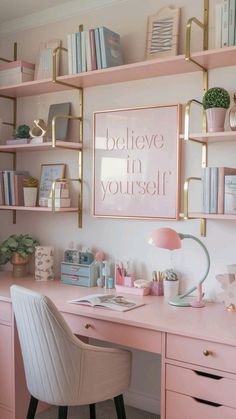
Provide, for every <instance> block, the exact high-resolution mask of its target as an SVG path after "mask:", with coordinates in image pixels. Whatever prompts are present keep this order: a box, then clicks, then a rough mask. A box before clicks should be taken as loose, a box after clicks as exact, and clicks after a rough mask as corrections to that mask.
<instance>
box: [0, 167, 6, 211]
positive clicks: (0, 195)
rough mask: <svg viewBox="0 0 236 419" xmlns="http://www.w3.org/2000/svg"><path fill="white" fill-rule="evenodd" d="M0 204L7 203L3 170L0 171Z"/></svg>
mask: <svg viewBox="0 0 236 419" xmlns="http://www.w3.org/2000/svg"><path fill="white" fill-rule="evenodd" d="M0 205H5V196H4V184H3V171H0Z"/></svg>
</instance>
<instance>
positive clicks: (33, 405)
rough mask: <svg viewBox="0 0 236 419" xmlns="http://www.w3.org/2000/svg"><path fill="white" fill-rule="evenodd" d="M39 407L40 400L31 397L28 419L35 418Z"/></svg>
mask: <svg viewBox="0 0 236 419" xmlns="http://www.w3.org/2000/svg"><path fill="white" fill-rule="evenodd" d="M37 406H38V400H37V399H35V397H33V396H31V397H30V402H29V407H28V412H27V417H26V419H34V418H35V413H36V410H37Z"/></svg>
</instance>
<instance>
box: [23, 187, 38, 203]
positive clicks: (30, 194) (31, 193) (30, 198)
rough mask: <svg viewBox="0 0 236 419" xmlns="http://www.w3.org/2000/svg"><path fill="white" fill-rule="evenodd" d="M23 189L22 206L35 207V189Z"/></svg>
mask: <svg viewBox="0 0 236 419" xmlns="http://www.w3.org/2000/svg"><path fill="white" fill-rule="evenodd" d="M23 189H24V206H25V207H35V206H36V201H37V191H38V189H37V188H23Z"/></svg>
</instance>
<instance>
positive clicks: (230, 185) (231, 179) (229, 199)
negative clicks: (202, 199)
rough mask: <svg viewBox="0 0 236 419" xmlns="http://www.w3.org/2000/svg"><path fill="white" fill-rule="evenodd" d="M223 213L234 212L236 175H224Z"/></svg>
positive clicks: (235, 206) (235, 208)
mask: <svg viewBox="0 0 236 419" xmlns="http://www.w3.org/2000/svg"><path fill="white" fill-rule="evenodd" d="M224 207H225V208H224V209H225V211H224V213H225V214H236V175H226V176H225V200H224Z"/></svg>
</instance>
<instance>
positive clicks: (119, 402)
mask: <svg viewBox="0 0 236 419" xmlns="http://www.w3.org/2000/svg"><path fill="white" fill-rule="evenodd" d="M114 402H115V406H116V414H117V419H126V414H125V405H124V399H123V395H122V394H120V395H119V396H116V397H114Z"/></svg>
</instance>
